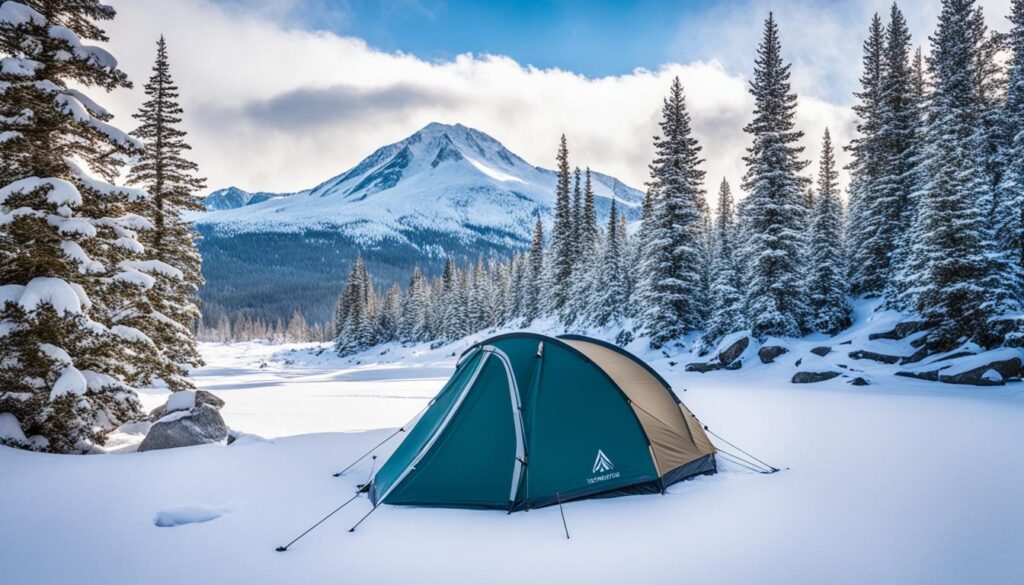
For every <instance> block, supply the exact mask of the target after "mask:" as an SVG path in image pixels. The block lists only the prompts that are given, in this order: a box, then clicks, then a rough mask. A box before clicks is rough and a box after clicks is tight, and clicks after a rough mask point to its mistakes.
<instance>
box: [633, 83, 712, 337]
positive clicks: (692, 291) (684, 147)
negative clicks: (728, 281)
mask: <svg viewBox="0 0 1024 585" xmlns="http://www.w3.org/2000/svg"><path fill="white" fill-rule="evenodd" d="M659 125H660V127H661V136H660V137H657V138H655V140H654V148H655V158H654V162H652V163H651V165H650V168H651V181H650V183H649V186H650V189H651V192H652V193H653V194H654V209H653V210H652V211H651V214H650V218H649V219H650V222H651V225H650V227H649V229H648V231H647V234H646V235H647V237H649V240H648V241H647V242H645V243H644V248H645V250H644V254H645V258H644V260H643V264H642V266H641V271H642V277H641V278H642V284H641V291H642V292H641V299H640V302H641V306H642V307H643V311H644V314H643V321H644V328H645V331H646V332H647V334H648V336H649V338H650V343H651V346H652V347H656V348H657V347H661V346H663V345H665V343H667V342H668V341H670V340H672V339H675V338H677V337H680V336H681V335H683V334H685V333H686V332H688V331H691V330H694V329H698V328H699V327H701V325H702V324H703V323H702V322H701V320H700V315H701V309H700V307H701V304H702V303H703V302H704V300H705V299H703V298H701V282H700V263H701V227H702V226H701V208H700V203H699V201H700V200H701V199H703V198H704V189H703V183H704V171H703V170H702V169H701V168H700V165H701V163H702V162H703V160H702V159H701V158H700V150H701V147H700V145H699V144H698V143H697V139H696V138H694V137H693V132H692V130H691V128H690V114H689V112H687V111H686V101H685V97H684V96H683V86H682V84H681V83H680V82H679V78H678V77H677V78H675V79H674V80H673V81H672V86H671V88H670V89H669V96H668V97H667V98H666V99H665V100H664V103H663V106H662V120H661V122H659Z"/></svg>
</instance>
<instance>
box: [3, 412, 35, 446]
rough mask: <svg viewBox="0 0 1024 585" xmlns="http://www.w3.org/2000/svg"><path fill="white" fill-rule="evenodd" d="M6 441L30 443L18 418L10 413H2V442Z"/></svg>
mask: <svg viewBox="0 0 1024 585" xmlns="http://www.w3.org/2000/svg"><path fill="white" fill-rule="evenodd" d="M5 440H6V441H10V442H12V443H18V444H25V443H28V438H26V437H25V433H24V432H22V430H21V423H19V422H18V418H17V417H15V416H14V415H13V414H11V413H9V412H0V441H5Z"/></svg>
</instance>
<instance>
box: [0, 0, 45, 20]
mask: <svg viewBox="0 0 1024 585" xmlns="http://www.w3.org/2000/svg"><path fill="white" fill-rule="evenodd" d="M0 22H3V23H6V24H10V25H12V26H21V25H24V24H29V23H33V24H38V25H45V24H46V17H44V16H43V15H42V14H39V12H37V11H36V10H34V9H32V8H30V7H28V6H26V5H24V4H22V3H21V2H12V1H8V2H4V3H3V4H0Z"/></svg>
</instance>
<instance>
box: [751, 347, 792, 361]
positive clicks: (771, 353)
mask: <svg viewBox="0 0 1024 585" xmlns="http://www.w3.org/2000/svg"><path fill="white" fill-rule="evenodd" d="M788 351H789V350H788V349H786V348H785V347H782V346H779V345H766V346H764V347H762V348H761V349H759V350H757V357H758V358H760V359H761V363H762V364H770V363H772V362H774V361H775V358H777V357H779V356H780V355H782V354H784V353H786V352H788Z"/></svg>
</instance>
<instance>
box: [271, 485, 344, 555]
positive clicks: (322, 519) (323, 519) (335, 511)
mask: <svg viewBox="0 0 1024 585" xmlns="http://www.w3.org/2000/svg"><path fill="white" fill-rule="evenodd" d="M359 493H360V492H356V495H354V496H352V497H351V498H350V499H349V500H348V501H347V502H345V503H344V504H342V505H340V506H338V507H337V508H335V509H334V512H331V513H330V514H328V515H326V516H324V517H323V518H321V519H320V521H319V522H317V523H316V524H314V525H312V526H310V527H309V528H307V529H306V531H305V532H303V533H302V534H300V535H298V536H296V537H295V538H294V539H293V540H292V541H291V542H289V543H288V544H286V545H284V546H279V547H277V548H276V549H274V550H276V551H277V552H286V551H287V550H288V547H290V546H291V545H293V544H295V543H296V542H298V541H299V539H300V538H302V537H303V536H306V535H307V534H309V533H310V532H312V531H313V529H314V528H316V527H317V526H320V525H321V524H323V523H324V521H326V520H327V519H328V518H330V517H331V516H334V514H335V513H337V512H338V510H340V509H342V508H344V507H345V506H347V505H349V504H350V503H351V502H352V500H355V499H356V498H358V497H359Z"/></svg>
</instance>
